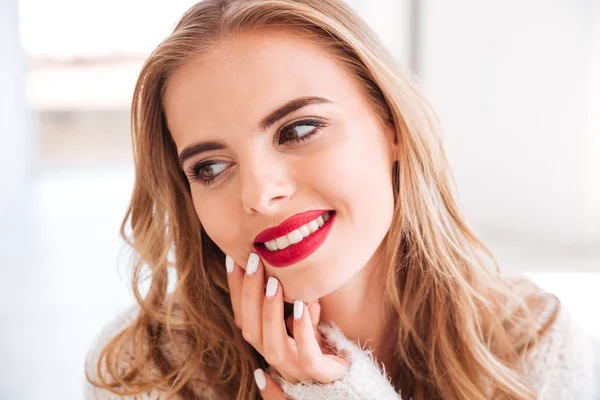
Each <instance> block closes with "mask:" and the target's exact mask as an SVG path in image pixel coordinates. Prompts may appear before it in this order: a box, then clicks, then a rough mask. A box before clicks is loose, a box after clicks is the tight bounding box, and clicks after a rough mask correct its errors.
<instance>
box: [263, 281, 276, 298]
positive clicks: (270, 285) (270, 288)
mask: <svg viewBox="0 0 600 400" xmlns="http://www.w3.org/2000/svg"><path fill="white" fill-rule="evenodd" d="M277 286H279V282H278V281H277V278H275V277H273V276H271V277H269V280H268V281H267V292H266V295H267V297H268V298H271V297H273V296H275V293H277Z"/></svg>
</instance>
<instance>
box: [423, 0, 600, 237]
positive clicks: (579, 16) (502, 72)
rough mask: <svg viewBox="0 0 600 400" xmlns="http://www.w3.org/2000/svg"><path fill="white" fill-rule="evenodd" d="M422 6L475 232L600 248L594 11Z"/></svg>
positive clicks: (554, 0) (536, 1) (512, 3)
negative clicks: (584, 243)
mask: <svg viewBox="0 0 600 400" xmlns="http://www.w3.org/2000/svg"><path fill="white" fill-rule="evenodd" d="M422 3H423V5H422V7H423V9H422V15H423V20H422V25H421V26H422V31H421V35H422V38H421V43H422V47H421V54H422V59H421V60H420V65H421V67H422V70H421V76H422V81H423V82H422V83H423V84H424V87H425V89H426V91H427V93H428V95H429V97H430V99H431V100H432V102H433V104H434V107H435V108H436V110H437V111H438V114H439V117H440V119H441V121H442V124H443V126H444V128H445V132H446V142H447V149H448V152H449V157H450V160H451V163H452V164H453V167H454V172H455V175H456V178H457V182H458V185H459V191H460V195H461V200H462V203H463V205H464V206H465V208H466V210H467V213H468V216H469V217H471V220H472V222H473V223H474V225H476V227H477V228H478V229H480V230H484V231H485V230H487V231H488V232H495V234H497V235H499V236H503V235H504V236H505V237H512V238H515V237H517V238H519V237H522V238H529V239H535V240H539V241H544V242H547V243H561V244H562V245H573V244H578V243H583V242H588V243H600V235H599V234H598V232H599V230H598V227H599V226H600V201H598V202H596V201H594V199H596V200H597V199H598V198H599V197H600V195H599V194H598V190H599V186H600V168H599V164H598V162H597V160H598V158H600V145H599V142H600V139H599V136H600V132H599V131H598V127H599V126H600V125H599V124H598V122H599V121H598V118H599V113H598V108H597V107H598V105H599V102H598V96H600V88H599V84H598V83H599V79H600V76H599V74H600V72H599V71H600V68H597V69H595V70H592V60H593V57H592V55H593V54H594V52H596V57H597V56H598V53H597V52H598V51H599V50H600V48H599V47H598V45H597V42H595V39H596V38H597V37H598V32H599V31H598V25H599V24H600V18H599V17H600V7H599V4H598V2H596V1H592V0H528V1H520V0H506V1H502V2H492V1H476V0H455V1H452V2H449V1H442V0H428V1H423V2H422ZM596 62H597V61H596ZM597 65H600V63H598V64H597ZM594 99H595V100H594ZM592 107H594V108H593V109H592ZM594 196H595V197H594Z"/></svg>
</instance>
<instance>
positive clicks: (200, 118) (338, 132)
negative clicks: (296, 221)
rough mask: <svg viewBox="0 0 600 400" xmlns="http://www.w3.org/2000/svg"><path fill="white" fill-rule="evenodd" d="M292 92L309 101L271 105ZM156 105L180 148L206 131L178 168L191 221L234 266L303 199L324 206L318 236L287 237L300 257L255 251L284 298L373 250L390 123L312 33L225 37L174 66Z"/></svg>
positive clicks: (306, 205) (384, 194) (346, 272)
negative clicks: (307, 36) (204, 53)
mask: <svg viewBox="0 0 600 400" xmlns="http://www.w3.org/2000/svg"><path fill="white" fill-rule="evenodd" d="M298 99H309V101H305V102H302V101H300V102H299V103H300V104H299V105H298V104H297V105H296V107H291V108H289V109H287V110H284V112H279V113H275V114H273V112H274V111H275V110H278V109H280V108H281V107H282V106H284V105H286V104H290V102H292V101H296V100H298ZM300 106H301V107H300ZM165 111H166V116H167V121H168V126H169V129H170V131H171V134H172V136H173V140H174V141H175V143H176V146H177V152H178V154H179V156H180V158H181V156H182V153H183V152H184V149H186V148H190V146H195V145H196V144H200V143H206V142H215V143H212V144H213V145H209V146H206V147H205V148H204V151H202V152H199V153H195V154H193V155H191V156H190V157H187V158H185V159H184V160H182V169H183V170H184V171H185V173H186V176H187V177H188V179H189V181H190V187H191V195H192V198H193V202H194V207H195V209H196V213H197V214H198V217H199V219H200V222H201V224H202V226H203V227H204V229H205V230H206V232H207V234H208V235H209V236H210V238H211V239H212V240H213V241H214V242H215V243H216V244H217V245H218V246H219V247H220V248H221V250H223V252H224V253H226V254H228V255H229V256H231V257H232V258H233V259H234V260H235V262H236V263H237V264H239V265H241V266H242V267H243V268H245V266H246V261H247V259H248V256H249V254H250V253H251V252H257V251H256V249H255V247H254V242H255V239H256V237H257V235H258V234H259V233H261V232H262V231H264V230H265V229H267V228H271V227H275V226H278V225H279V224H281V223H282V222H283V221H284V220H286V219H288V218H289V217H292V216H294V215H296V214H300V213H304V212H307V211H313V210H321V211H327V210H331V211H334V212H335V214H334V215H335V217H334V218H332V219H331V220H330V222H329V225H328V226H329V232H328V234H327V235H326V237H325V238H324V240H323V241H322V243H321V244H320V245H319V246H314V244H313V247H314V248H311V249H307V247H306V243H304V244H303V243H302V242H299V243H297V244H293V245H291V246H290V247H289V248H288V249H286V250H287V252H286V254H288V255H290V254H295V255H296V257H295V259H298V258H301V259H299V260H295V261H292V262H291V263H289V260H291V258H289V257H288V258H287V260H288V264H289V265H287V266H285V267H276V266H275V265H273V264H281V262H282V261H281V259H280V260H279V261H277V262H274V263H269V262H268V261H267V260H268V257H261V258H262V259H263V262H264V265H265V268H266V271H267V275H268V276H275V277H276V278H278V279H279V281H280V282H281V284H282V286H283V289H284V293H285V300H286V301H293V300H295V299H302V300H304V301H312V300H315V299H317V298H320V297H323V296H325V295H327V294H329V293H331V292H333V291H335V290H336V289H338V288H340V287H341V286H342V285H344V284H345V283H346V282H348V281H349V280H350V279H351V278H353V277H354V276H356V275H357V273H358V272H359V271H361V269H363V268H364V267H365V266H366V265H367V264H369V261H370V260H371V259H374V258H375V257H373V256H374V255H376V252H377V251H378V249H379V246H380V244H381V243H382V240H383V238H384V237H385V234H386V233H387V231H388V229H389V227H390V223H391V219H392V213H393V192H392V181H391V172H392V163H393V161H394V157H393V145H392V138H393V131H392V130H391V128H387V129H386V128H384V127H383V126H382V125H381V124H380V122H379V120H378V119H377V118H376V115H375V113H374V111H373V110H372V108H371V106H370V104H369V103H368V101H367V99H366V96H365V93H364V92H363V89H362V88H361V86H360V84H359V82H358V81H357V80H356V79H355V78H354V77H353V76H351V75H350V74H349V73H348V72H347V71H346V70H345V69H344V68H343V67H342V66H341V64H339V63H338V62H336V61H335V60H334V59H333V58H331V57H329V56H327V55H326V54H324V52H323V51H322V50H321V49H320V48H319V47H317V46H316V45H315V44H312V43H311V42H309V41H306V40H303V39H301V38H298V37H292V35H286V34H283V33H281V32H277V31H268V32H267V31H263V32H257V33H253V34H245V35H238V36H234V37H229V38H227V39H225V40H223V41H222V42H221V43H219V45H218V47H217V49H216V51H214V52H211V53H210V54H209V56H208V57H206V58H204V59H202V60H198V61H194V62H191V63H189V64H187V65H185V66H184V67H183V68H181V69H179V70H178V71H176V73H175V74H174V75H173V76H172V79H171V80H170V81H169V84H168V87H167V90H166V93H165ZM267 116H270V117H269V118H268V119H269V121H266V120H265V118H266V117H267ZM267 122H268V123H267ZM215 144H217V145H215ZM324 227H325V226H324ZM321 229H322V228H321ZM300 232H301V233H302V232H304V235H305V236H306V233H307V232H306V231H305V229H304V228H301V229H300ZM318 232H319V231H318V230H317V231H316V232H315V234H317V233H318ZM279 233H281V232H279ZM311 234H312V233H311V232H310V231H309V232H308V236H306V238H305V239H304V240H305V241H308V239H310V235H311ZM321 239H322V238H321ZM276 242H277V241H276ZM259 246H263V247H262V249H263V254H264V252H265V251H270V250H268V249H266V248H265V246H266V245H259ZM281 246H285V243H284V244H283V245H281ZM281 246H280V247H281ZM294 246H296V247H297V249H299V251H296V252H295V251H292V248H293V247H294ZM309 247H310V246H309ZM277 251H282V252H283V251H285V250H277ZM277 251H276V252H277ZM307 252H309V253H310V254H306V253H307ZM280 254H283V253H280ZM303 254H304V255H303ZM273 255H274V254H273ZM285 260H286V258H285V257H284V261H283V263H284V264H285V263H286V262H285Z"/></svg>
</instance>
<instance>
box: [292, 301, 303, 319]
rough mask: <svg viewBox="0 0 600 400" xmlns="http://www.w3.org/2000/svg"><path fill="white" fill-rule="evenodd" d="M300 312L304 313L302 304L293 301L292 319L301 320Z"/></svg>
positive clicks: (301, 302)
mask: <svg viewBox="0 0 600 400" xmlns="http://www.w3.org/2000/svg"><path fill="white" fill-rule="evenodd" d="M302 311H304V302H303V301H302V300H296V301H294V319H295V320H299V319H300V318H302Z"/></svg>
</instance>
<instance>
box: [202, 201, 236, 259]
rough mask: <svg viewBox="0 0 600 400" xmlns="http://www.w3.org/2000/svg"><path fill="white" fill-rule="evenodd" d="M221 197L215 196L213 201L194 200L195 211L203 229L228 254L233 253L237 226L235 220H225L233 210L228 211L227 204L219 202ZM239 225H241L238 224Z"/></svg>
mask: <svg viewBox="0 0 600 400" xmlns="http://www.w3.org/2000/svg"><path fill="white" fill-rule="evenodd" d="M219 200H220V197H218V196H215V197H213V198H211V199H204V198H202V199H200V198H195V199H194V209H195V210H196V215H197V216H198V219H199V220H200V223H201V224H202V227H203V228H204V230H205V231H206V233H207V234H208V236H209V237H210V238H211V239H212V241H213V242H215V244H216V245H217V246H219V248H220V249H221V250H222V251H223V252H225V253H226V254H229V255H232V254H230V253H227V252H228V251H231V250H232V248H233V246H232V243H233V242H235V237H236V235H237V232H236V224H235V222H234V219H235V218H225V217H224V216H225V215H231V210H228V209H227V204H226V203H225V202H223V201H219ZM238 225H239V224H238Z"/></svg>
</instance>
